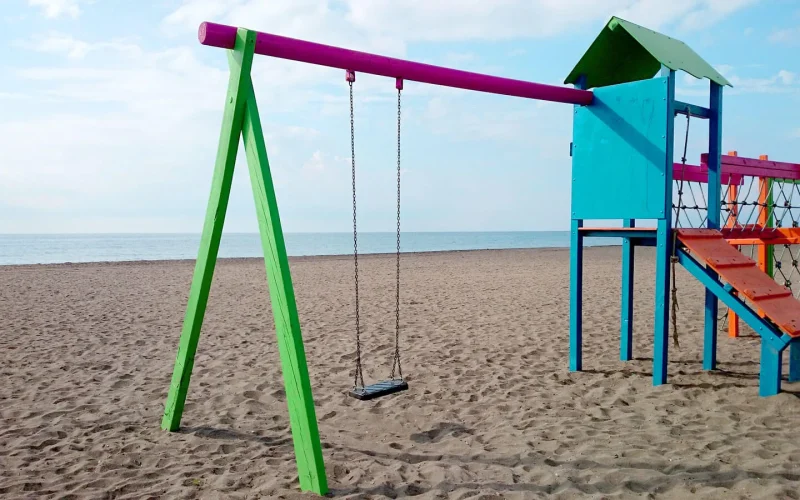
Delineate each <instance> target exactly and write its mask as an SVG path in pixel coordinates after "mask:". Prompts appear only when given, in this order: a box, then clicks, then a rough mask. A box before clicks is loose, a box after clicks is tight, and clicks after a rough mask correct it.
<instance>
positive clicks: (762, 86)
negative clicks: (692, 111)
mask: <svg viewBox="0 0 800 500" xmlns="http://www.w3.org/2000/svg"><path fill="white" fill-rule="evenodd" d="M716 70H717V71H719V72H720V73H721V74H722V75H723V76H724V77H725V78H727V79H728V81H730V82H731V85H733V88H732V89H730V90H728V91H726V93H728V94H785V93H800V80H798V75H797V73H794V72H793V71H789V70H786V69H781V70H779V71H778V72H776V73H775V74H773V75H771V76H767V77H750V76H741V74H740V70H739V69H738V68H734V67H733V66H730V65H727V64H720V65H718V66H716ZM680 83H681V84H680V85H679V86H678V88H677V89H676V92H677V93H678V94H679V95H696V96H704V95H707V94H708V88H707V85H706V82H705V81H704V80H699V79H697V78H694V77H693V76H691V75H688V74H684V76H683V79H682V81H681V82H680Z"/></svg>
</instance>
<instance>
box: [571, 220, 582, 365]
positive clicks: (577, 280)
mask: <svg viewBox="0 0 800 500" xmlns="http://www.w3.org/2000/svg"><path fill="white" fill-rule="evenodd" d="M581 227H583V221H582V220H580V219H572V224H571V227H570V243H569V370H570V371H573V372H579V371H581V370H582V369H583V236H582V235H581V231H580V229H581Z"/></svg>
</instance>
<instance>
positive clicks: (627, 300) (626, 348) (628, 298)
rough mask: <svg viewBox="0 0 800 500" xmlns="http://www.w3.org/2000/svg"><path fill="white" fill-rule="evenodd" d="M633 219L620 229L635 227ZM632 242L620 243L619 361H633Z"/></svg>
mask: <svg viewBox="0 0 800 500" xmlns="http://www.w3.org/2000/svg"><path fill="white" fill-rule="evenodd" d="M635 226H636V220H635V219H625V220H623V221H622V227H635ZM633 248H634V247H633V242H632V241H631V239H630V238H625V239H624V240H623V241H622V308H621V315H620V316H621V322H620V340H619V359H620V360H622V361H630V360H631V359H633Z"/></svg>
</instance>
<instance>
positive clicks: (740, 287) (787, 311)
mask: <svg viewBox="0 0 800 500" xmlns="http://www.w3.org/2000/svg"><path fill="white" fill-rule="evenodd" d="M675 231H676V232H677V233H678V240H679V241H680V242H681V243H683V245H684V246H685V247H686V248H687V249H688V250H689V251H690V252H691V253H692V255H694V256H695V257H696V258H697V259H698V260H699V261H700V262H705V263H706V264H707V265H708V266H709V267H711V268H712V269H713V270H714V271H715V272H716V273H717V274H718V275H719V277H720V279H721V280H722V281H724V282H726V283H728V284H729V285H730V286H731V287H733V289H734V290H736V291H737V292H739V296H740V297H743V298H747V300H748V301H749V302H750V303H751V304H752V307H753V308H754V309H755V310H758V311H760V312H761V313H763V315H764V317H766V318H767V319H769V320H770V321H772V322H773V323H774V324H775V325H777V326H778V328H780V329H781V330H782V331H784V332H785V333H787V334H788V335H789V336H791V337H793V338H798V337H800V300H797V299H795V298H794V297H793V296H792V292H791V291H789V289H787V288H786V287H783V286H781V285H780V284H778V283H776V282H775V280H774V279H772V278H771V277H770V276H769V275H768V274H766V273H764V272H763V271H761V270H760V269H759V268H758V265H757V264H756V262H755V261H754V260H753V259H751V258H749V257H747V256H746V255H744V254H742V253H741V252H740V251H738V250H737V249H736V248H734V247H733V246H732V245H731V244H730V243H728V241H727V240H725V238H724V237H723V235H722V233H721V232H720V231H717V230H716V229H676V230H675Z"/></svg>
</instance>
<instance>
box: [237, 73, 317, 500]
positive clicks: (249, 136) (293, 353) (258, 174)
mask: <svg viewBox="0 0 800 500" xmlns="http://www.w3.org/2000/svg"><path fill="white" fill-rule="evenodd" d="M231 64H233V62H231ZM247 95H248V98H247V110H246V113H245V120H244V128H243V131H242V137H243V139H244V150H245V153H246V155H247V165H248V168H249V170H250V184H251V186H252V188H253V199H254V200H255V205H256V215H257V217H258V227H259V232H260V234H261V245H262V247H263V249H264V263H265V267H266V271H267V282H268V284H269V294H270V299H271V302H272V314H273V317H274V320H275V333H276V334H277V338H278V352H279V353H280V358H281V367H282V372H283V381H284V386H285V389H286V403H287V406H288V407H289V421H290V424H291V427H292V439H293V441H294V450H295V457H296V459H297V472H298V477H299V479H300V489H301V490H304V491H313V492H314V493H317V494H318V495H324V494H325V493H327V491H328V483H327V479H326V476H325V464H324V462H323V458H322V445H321V443H320V439H319V429H318V426H317V416H316V412H315V410H314V398H313V395H312V392H311V380H310V378H309V375H308V364H307V361H306V354H305V348H304V347H303V336H302V332H301V330H300V318H299V315H298V313H297V304H296V301H295V296H294V287H293V285H292V277H291V272H290V269H289V258H288V256H287V254H286V244H285V241H284V237H283V229H282V227H281V219H280V215H279V213H278V200H277V197H276V196H275V187H274V185H273V182H272V174H271V172H270V167H269V159H268V157H267V149H266V145H265V144H264V134H263V131H262V128H261V119H260V117H259V113H258V106H257V104H256V96H255V92H254V90H253V87H252V84H249V85H248V89H247Z"/></svg>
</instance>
